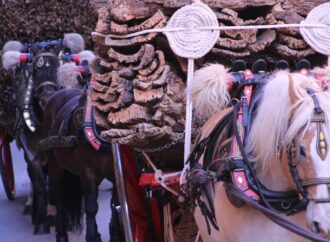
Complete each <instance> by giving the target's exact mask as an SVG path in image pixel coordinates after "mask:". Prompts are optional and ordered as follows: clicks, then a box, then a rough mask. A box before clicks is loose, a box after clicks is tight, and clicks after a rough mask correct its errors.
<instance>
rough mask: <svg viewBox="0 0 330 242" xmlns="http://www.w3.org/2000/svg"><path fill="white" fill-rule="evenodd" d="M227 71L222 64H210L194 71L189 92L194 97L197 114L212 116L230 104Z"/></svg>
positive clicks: (205, 117) (205, 116) (201, 116)
mask: <svg viewBox="0 0 330 242" xmlns="http://www.w3.org/2000/svg"><path fill="white" fill-rule="evenodd" d="M227 73H228V70H227V69H226V68H225V67H224V66H223V65H220V64H210V65H208V66H205V67H203V68H202V69H200V70H197V71H196V72H195V73H194V80H193V82H192V85H191V86H190V87H189V88H188V89H187V93H188V94H190V95H191V97H192V103H193V107H194V109H195V114H196V115H197V116H198V117H200V118H201V119H208V118H210V117H211V116H212V115H213V114H215V113H217V112H219V111H220V110H222V109H224V108H225V107H226V106H227V105H228V104H229V102H230V95H229V92H228V89H227V83H226V76H227Z"/></svg>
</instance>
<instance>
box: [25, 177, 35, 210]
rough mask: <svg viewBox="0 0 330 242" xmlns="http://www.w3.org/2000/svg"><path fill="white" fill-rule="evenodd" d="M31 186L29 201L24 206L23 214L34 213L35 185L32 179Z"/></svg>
mask: <svg viewBox="0 0 330 242" xmlns="http://www.w3.org/2000/svg"><path fill="white" fill-rule="evenodd" d="M29 188H30V189H29V195H28V198H27V201H26V203H25V206H24V210H23V215H32V203H33V186H32V182H31V180H30V186H29Z"/></svg>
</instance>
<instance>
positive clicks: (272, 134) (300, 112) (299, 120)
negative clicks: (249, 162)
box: [248, 71, 330, 173]
mask: <svg viewBox="0 0 330 242" xmlns="http://www.w3.org/2000/svg"><path fill="white" fill-rule="evenodd" d="M290 75H291V76H292V79H293V81H294V82H293V89H294V93H295V94H296V97H297V98H298V101H297V102H296V103H295V104H292V103H291V99H290V96H289V73H288V72H286V71H280V72H277V73H275V74H274V75H273V76H272V77H270V79H269V82H268V83H267V84H266V86H265V89H264V96H263V98H262V100H261V103H260V106H259V109H258V112H257V115H256V117H255V119H254V122H253V126H252V129H251V132H250V134H249V140H248V152H250V153H251V154H252V155H253V157H254V159H255V161H256V164H257V168H258V169H259V170H260V171H262V172H264V173H267V172H269V171H271V170H272V167H274V166H276V165H280V162H276V161H278V160H279V159H280V157H279V147H282V146H283V145H284V146H285V145H288V144H290V143H291V141H292V140H293V139H294V138H295V137H296V136H297V134H298V133H299V132H302V134H304V133H305V132H306V131H307V128H308V126H309V124H310V122H311V118H312V114H313V111H314V103H313V100H312V98H311V96H310V95H309V94H308V93H307V91H306V88H310V89H313V90H314V91H316V93H315V95H316V96H317V98H318V100H319V103H320V106H321V108H322V109H323V111H324V112H325V114H326V116H327V117H326V119H327V127H328V128H329V122H328V120H329V113H330V103H329V101H328V100H330V99H329V98H330V93H329V92H322V90H321V89H320V87H319V86H318V85H317V83H316V81H315V80H314V79H313V78H311V77H307V76H305V75H302V74H298V73H293V74H290ZM269 173H271V172H269Z"/></svg>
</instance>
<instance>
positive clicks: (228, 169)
mask: <svg viewBox="0 0 330 242" xmlns="http://www.w3.org/2000/svg"><path fill="white" fill-rule="evenodd" d="M233 76H234V75H233ZM236 76H237V75H236ZM240 76H241V75H240ZM249 79H253V76H252V77H251V76H250V78H249ZM250 83H253V81H251V80H249V82H248V85H249V84H250ZM256 83H261V82H260V80H259V81H258V82H256ZM242 86H244V83H243V84H242ZM249 90H252V89H249ZM307 92H308V94H309V95H310V96H311V97H312V99H313V102H314V114H313V117H312V119H311V120H312V122H316V124H317V130H318V138H317V150H318V153H319V155H320V157H321V158H322V159H325V156H326V154H327V142H326V140H325V136H324V133H323V131H322V127H321V125H322V123H324V122H325V118H324V112H323V110H322V109H321V108H320V105H319V102H318V100H317V98H316V96H315V92H314V91H313V90H310V89H308V90H307ZM256 97H257V102H253V101H252V102H251V103H252V106H250V107H249V103H250V100H248V104H247V106H248V108H246V100H247V98H246V96H244V94H243V97H242V98H241V102H239V103H236V104H234V108H233V111H232V112H229V113H228V114H227V115H226V116H224V117H223V118H222V119H221V120H220V121H219V122H218V124H217V125H216V126H215V127H214V129H213V130H212V132H211V133H210V134H209V136H207V137H205V138H204V139H202V140H200V141H199V142H198V143H197V145H196V146H195V148H194V150H193V151H192V153H191V155H190V157H189V159H188V161H189V162H190V164H191V170H190V172H189V174H188V177H187V194H188V196H189V197H190V198H191V199H193V200H194V201H197V204H196V205H198V206H199V207H200V209H201V212H202V214H203V215H204V217H205V220H206V224H207V228H208V232H209V233H210V232H211V229H210V225H209V224H210V223H211V224H212V225H213V227H214V228H215V229H219V228H218V226H217V222H216V219H215V211H214V205H213V200H212V197H211V194H210V191H209V190H208V189H209V188H208V189H207V187H209V186H207V185H208V184H210V183H211V184H213V183H214V182H219V181H224V182H225V186H226V191H227V196H228V198H229V200H230V201H231V202H232V203H233V205H235V206H238V207H240V206H242V205H243V204H244V203H246V202H247V201H249V202H248V203H249V204H250V205H252V206H253V207H255V208H257V209H259V210H261V211H263V212H264V213H266V214H267V215H268V216H269V217H270V218H271V219H272V220H275V221H274V222H276V223H278V224H280V225H282V226H284V227H285V228H287V229H289V230H291V231H293V232H295V233H298V234H299V235H301V236H303V237H305V238H308V239H312V240H313V241H314V240H315V241H328V240H326V239H323V238H321V237H320V236H318V235H315V234H312V233H311V232H309V231H306V230H304V229H302V228H300V227H299V226H297V225H295V224H293V223H291V222H289V221H288V220H285V219H283V217H278V216H276V214H277V213H278V212H280V213H285V214H287V215H293V214H295V213H298V212H300V211H302V210H304V209H305V208H306V206H307V204H308V202H309V201H310V198H309V197H308V193H307V187H308V186H315V185H319V184H330V178H328V177H326V178H312V179H306V180H301V179H300V177H299V174H298V170H297V166H298V165H299V155H300V149H299V144H298V142H297V138H295V139H294V140H293V141H292V142H291V144H290V145H289V146H288V147H287V150H286V152H287V157H288V164H289V168H290V172H291V176H292V179H293V180H294V182H295V184H296V188H297V190H293V191H285V192H278V191H271V190H269V189H267V188H266V187H264V186H263V185H262V184H261V183H260V181H259V180H258V178H257V176H256V174H255V169H254V168H253V163H252V162H251V161H250V159H249V156H248V154H246V152H245V149H244V145H243V141H244V138H245V137H244V133H242V129H244V128H242V127H245V128H246V130H247V133H248V132H249V127H250V126H251V120H252V119H251V118H252V115H251V112H253V109H255V105H257V103H258V101H259V100H260V98H259V96H256ZM249 108H250V109H249ZM247 109H248V110H250V111H251V110H252V111H251V112H250V113H249V112H248V111H247ZM246 113H248V118H247V119H246V117H247V116H246V115H247V114H246ZM240 117H243V118H241V119H240ZM244 120H247V121H244ZM225 128H227V129H230V130H231V132H230V134H229V136H230V135H231V136H233V137H234V139H233V141H232V142H231V143H233V142H236V145H237V146H238V149H239V153H237V154H238V155H237V156H236V159H233V158H235V154H234V155H233V154H232V156H229V157H228V156H227V157H225V158H221V159H216V160H213V161H212V159H213V151H214V148H215V143H216V140H217V139H218V137H219V134H220V133H221V131H223V130H224V129H225ZM322 149H323V150H322ZM203 154H204V162H203V167H202V166H201V165H200V164H199V162H198V161H199V159H200V158H201V156H202V155H203ZM237 158H241V159H237ZM202 191H203V192H204V194H205V195H206V199H207V201H206V202H205V201H202V200H201V198H200V196H201V194H202ZM251 198H252V199H251ZM255 201H258V203H256V202H255ZM313 201H314V202H316V203H323V202H330V198H328V199H313ZM256 204H257V205H256ZM260 206H261V207H262V208H260ZM264 210H265V211H264Z"/></svg>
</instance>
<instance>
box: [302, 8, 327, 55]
mask: <svg viewBox="0 0 330 242" xmlns="http://www.w3.org/2000/svg"><path fill="white" fill-rule="evenodd" d="M317 23H319V24H325V25H327V26H328V27H326V28H304V27H302V28H300V33H301V35H302V36H303V38H304V40H305V41H306V42H307V43H308V44H309V45H310V46H311V47H312V48H313V49H314V50H316V51H317V52H319V53H321V54H324V55H327V56H330V3H324V4H321V5H319V6H317V7H316V8H314V9H313V10H312V11H310V13H309V14H308V15H307V17H306V19H305V20H303V21H302V22H301V24H317Z"/></svg>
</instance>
